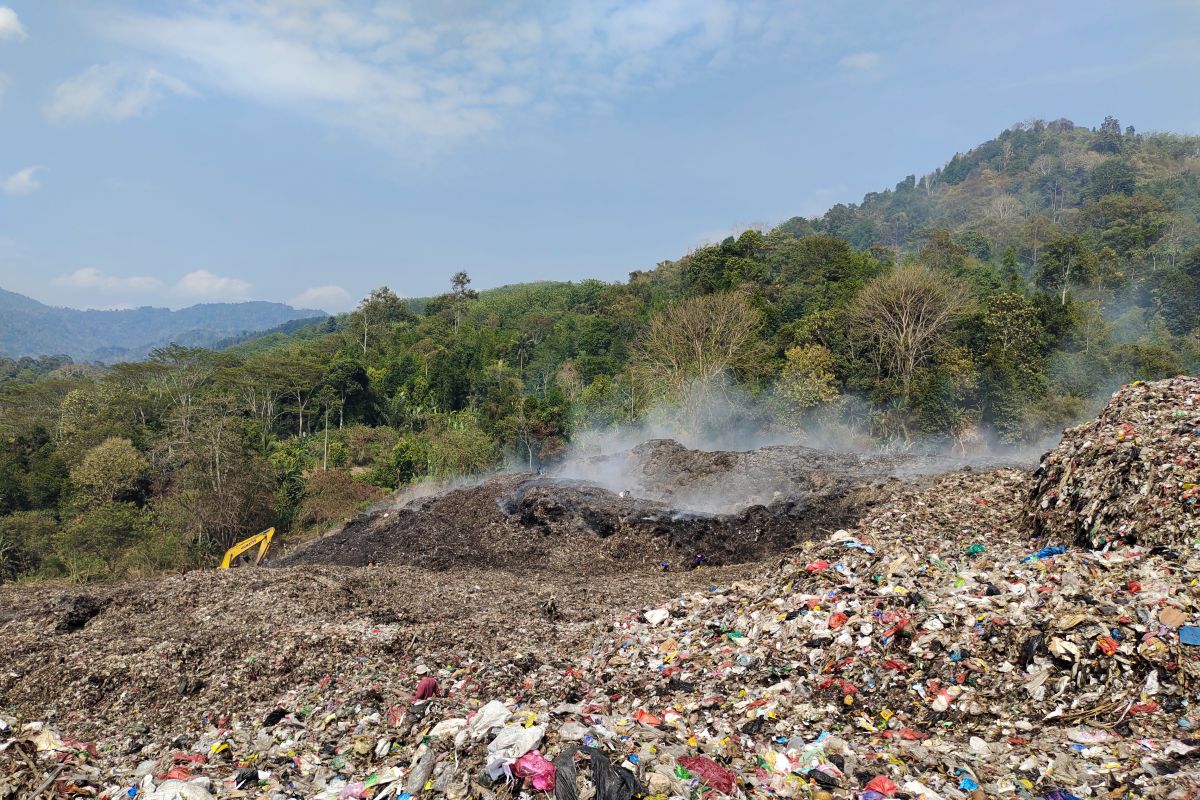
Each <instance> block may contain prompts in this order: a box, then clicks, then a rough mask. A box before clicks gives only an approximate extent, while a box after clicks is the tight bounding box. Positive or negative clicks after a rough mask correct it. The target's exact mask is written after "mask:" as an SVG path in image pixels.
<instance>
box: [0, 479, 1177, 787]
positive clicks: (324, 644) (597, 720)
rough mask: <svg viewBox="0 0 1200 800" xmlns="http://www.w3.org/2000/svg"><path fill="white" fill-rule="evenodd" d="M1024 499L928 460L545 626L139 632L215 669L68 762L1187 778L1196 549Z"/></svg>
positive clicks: (317, 782)
mask: <svg viewBox="0 0 1200 800" xmlns="http://www.w3.org/2000/svg"><path fill="white" fill-rule="evenodd" d="M1027 496H1028V475H1027V474H1025V473H1022V472H1020V471H1016V470H1004V471H999V472H993V473H971V472H960V473H954V474H951V475H947V476H944V477H943V478H941V479H939V480H938V481H937V482H936V484H935V485H934V486H933V487H932V488H930V489H929V490H928V491H916V490H910V491H905V492H900V493H897V494H896V495H895V496H894V497H893V499H892V500H891V501H890V502H888V503H886V504H883V505H880V506H879V507H877V508H875V509H874V510H873V511H872V512H871V513H869V514H868V515H867V516H866V517H865V518H864V519H863V520H862V521H861V523H860V524H859V525H857V526H854V527H851V528H847V529H839V530H836V531H833V532H830V533H828V534H826V535H824V536H822V537H821V538H820V539H819V540H813V541H809V542H805V543H803V544H801V545H799V546H797V547H796V548H795V549H793V550H791V551H789V552H787V553H783V554H780V557H779V558H777V559H776V561H775V562H774V563H773V564H772V565H770V566H768V567H765V568H763V569H760V570H759V571H758V572H757V573H754V572H750V571H747V572H745V573H743V574H738V575H735V574H731V573H729V572H724V573H722V572H720V571H717V570H713V571H712V572H711V573H709V574H710V575H711V576H712V580H711V582H710V584H709V585H704V584H703V583H700V582H699V581H700V580H702V579H703V578H704V576H705V573H706V572H707V571H706V570H705V569H700V570H697V571H694V572H691V573H689V575H690V576H692V577H693V578H696V579H697V583H696V584H695V586H696V587H697V588H698V589H699V590H698V591H697V590H692V591H687V592H684V593H682V594H679V595H677V596H671V597H667V598H665V599H661V600H657V601H653V602H651V603H650V604H649V605H643V606H641V607H640V608H637V609H636V610H632V611H630V612H628V613H624V614H620V615H618V616H617V618H616V619H615V621H603V620H597V621H595V622H594V623H587V622H579V623H575V624H572V625H566V626H562V627H556V626H558V625H559V623H556V622H554V621H553V619H552V611H551V610H550V609H546V615H545V616H544V617H537V616H535V614H534V613H533V612H532V610H531V609H529V608H524V607H522V608H517V609H508V608H505V607H504V606H503V604H502V603H489V598H488V597H487V596H486V593H481V594H480V595H479V596H477V597H476V598H474V600H473V602H475V603H476V604H477V606H476V611H477V613H478V615H479V616H480V618H481V623H482V625H481V627H483V628H484V629H485V631H486V633H488V634H490V635H491V642H492V643H491V644H490V645H489V644H485V642H486V641H487V639H486V637H484V636H482V635H479V634H476V638H474V639H472V640H469V641H463V640H458V641H455V638H456V637H458V636H459V635H460V633H461V631H460V629H458V628H457V627H455V626H447V625H442V626H441V627H440V629H439V630H440V636H441V637H443V640H442V641H439V640H438V638H437V637H438V634H436V633H435V634H433V635H425V636H423V637H422V638H421V641H420V644H419V645H415V646H414V645H412V642H413V640H412V639H410V638H409V636H410V635H411V634H410V628H409V627H405V626H400V627H389V626H388V625H387V624H381V625H376V626H375V627H376V628H377V629H378V630H376V631H373V630H372V629H371V628H367V629H364V630H354V629H353V627H352V626H349V625H347V626H345V627H344V628H343V629H342V630H340V631H337V632H334V631H332V630H325V631H322V630H318V629H317V628H315V627H314V626H312V625H310V626H309V629H308V631H307V633H302V632H301V631H302V629H301V627H300V625H301V622H302V616H303V609H300V608H296V609H292V610H291V612H290V613H291V616H292V617H294V618H295V624H294V625H284V624H282V623H281V624H280V625H279V629H278V630H274V631H272V630H261V631H257V632H256V633H257V635H259V636H260V637H261V638H262V649H263V653H262V655H263V657H264V659H265V663H262V664H261V665H260V666H259V667H255V666H253V665H252V664H251V665H247V664H245V663H242V662H239V663H236V664H235V663H232V662H230V663H229V664H228V667H229V668H228V670H227V672H226V673H225V674H224V675H222V674H221V673H219V672H218V671H216V670H218V669H219V665H214V664H212V663H211V662H210V661H207V660H205V659H206V656H205V654H203V653H199V652H197V653H192V654H190V655H189V654H186V653H183V654H180V653H175V652H161V653H158V652H155V651H154V647H153V644H152V643H150V642H146V643H145V644H144V651H143V653H142V656H143V657H144V658H145V659H146V660H147V661H149V662H151V663H155V662H163V663H166V660H169V659H170V658H180V657H182V658H185V659H186V658H188V657H191V658H195V659H200V660H202V661H204V663H206V664H207V665H208V666H207V669H208V670H209V671H208V672H206V673H205V674H204V675H203V676H201V679H202V680H212V681H220V680H222V679H224V680H225V681H226V685H224V686H222V691H221V692H220V693H213V694H210V695H204V696H206V697H208V698H210V701H211V702H210V703H209V704H208V705H209V706H210V708H209V710H208V711H205V710H203V709H204V704H191V703H184V704H183V705H182V706H181V707H180V708H179V709H178V710H177V711H175V712H174V713H172V714H168V716H167V717H166V720H167V721H166V722H165V723H164V724H162V725H160V726H159V728H158V731H160V732H157V733H156V734H155V735H153V736H149V735H147V733H146V731H145V730H143V729H140V728H138V729H133V730H124V731H122V730H120V726H119V724H117V723H115V722H113V721H110V723H109V724H108V725H106V726H98V728H99V727H103V729H104V731H106V735H105V736H104V737H103V738H102V740H100V741H97V742H95V743H94V755H93V751H92V750H89V749H87V747H86V745H84V746H83V749H82V750H79V749H73V750H72V754H71V758H73V759H76V760H77V761H82V762H84V763H86V764H88V765H90V766H94V767H95V769H96V770H97V772H96V774H94V775H93V776H92V777H91V779H90V783H89V784H88V786H87V787H86V788H87V791H89V792H91V793H94V794H95V796H99V797H105V798H108V799H109V800H115V798H117V797H119V796H121V797H150V798H155V800H159V799H160V798H162V799H164V800H165V798H170V797H176V796H178V797H188V798H194V800H207V798H209V797H215V798H235V797H236V798H242V797H247V798H270V799H271V800H275V799H276V798H289V797H304V798H320V799H321V800H333V799H334V798H339V799H340V798H371V799H372V800H377V799H379V798H385V799H386V798H397V800H410V799H411V798H439V799H440V798H443V797H445V798H447V799H448V800H462V799H463V798H468V797H470V798H485V799H486V800H504V799H506V798H510V797H512V798H516V797H530V798H532V797H536V796H539V795H540V796H546V795H549V794H553V795H554V797H555V800H632V798H635V797H639V798H655V800H666V799H667V798H687V799H688V800H701V799H703V800H718V798H720V797H724V796H730V797H763V798H766V797H781V798H803V799H804V800H834V798H837V799H838V800H842V799H843V798H845V799H846V800H849V798H856V799H859V800H883V798H897V800H906V799H907V800H914V799H917V800H919V799H921V798H924V799H925V800H939V799H944V800H967V799H968V798H969V799H970V800H983V798H993V797H994V798H1037V799H1038V800H1043V799H1044V800H1071V798H1101V797H1102V798H1114V799H1115V798H1170V800H1190V799H1191V798H1195V797H1197V796H1200V788H1198V787H1200V758H1198V757H1200V739H1197V738H1196V736H1197V734H1196V729H1197V727H1198V726H1200V706H1198V705H1197V700H1198V699H1200V695H1198V691H1200V625H1198V622H1200V619H1198V616H1197V612H1198V610H1200V553H1198V552H1197V551H1196V550H1195V549H1194V548H1191V547H1179V548H1177V550H1176V551H1165V550H1161V549H1160V550H1154V549H1152V548H1148V547H1145V546H1140V545H1138V546H1134V545H1122V544H1118V543H1112V544H1111V545H1110V546H1109V547H1108V548H1107V549H1106V550H1105V551H1103V552H1094V551H1092V550H1089V549H1081V548H1079V547H1077V546H1075V545H1074V544H1072V543H1071V542H1069V541H1063V542H1057V541H1052V542H1042V541H1038V542H1031V541H1030V540H1029V539H1028V538H1027V536H1025V535H1023V534H1021V533H1019V531H1020V529H1021V525H1022V520H1023V516H1024V513H1025V502H1026V499H1027ZM272 572H274V573H275V574H276V575H286V574H288V573H289V572H290V571H284V570H277V571H272ZM358 572H366V573H367V574H370V573H372V571H371V570H367V571H358ZM375 574H385V575H386V574H387V573H375ZM448 576H449V573H447V574H442V575H441V576H440V578H439V580H442V581H443V582H445V581H447V578H448ZM671 577H672V579H675V578H674V576H671ZM275 579H276V578H274V577H272V579H271V580H275ZM230 580H233V579H230ZM255 580H259V579H257V578H256V579H255ZM581 583H582V582H581ZM614 585H615V584H614ZM174 588H175V589H178V588H179V587H178V586H176V587H174ZM421 588H422V589H426V588H427V587H421ZM451 588H452V587H450V586H447V587H445V588H443V589H442V590H441V591H443V592H447V591H451ZM405 589H406V587H405V586H404V585H397V586H396V591H398V592H402V591H405ZM581 589H582V591H584V592H585V594H586V595H587V596H590V597H592V598H594V599H595V602H597V603H602V602H603V601H604V596H605V591H607V589H605V588H604V587H597V588H595V589H593V588H592V587H590V586H583V587H581ZM431 592H432V594H431V597H430V599H431V600H434V601H436V600H437V599H438V597H437V595H436V592H437V590H436V589H435V590H431ZM456 599H458V600H461V599H462V598H456ZM364 602H367V601H366V598H364ZM506 612H507V613H506ZM107 613H108V611H107V610H105V611H104V612H102V614H101V616H100V617H98V619H101V620H102V619H103V616H104V614H107ZM459 620H460V624H461V625H463V626H468V625H470V624H471V623H470V622H469V614H465V615H464V616H462V617H460V618H459ZM498 621H499V622H498ZM96 624H97V622H95V621H93V622H90V623H88V624H87V625H86V626H85V627H84V628H83V629H82V630H81V631H80V634H86V633H87V632H88V630H89V628H90V627H91V626H92V625H96ZM12 629H13V623H11V622H10V623H7V624H6V625H0V635H3V634H5V633H6V632H8V631H9V630H12ZM428 633H429V632H427V634H428ZM80 634H70V635H80ZM92 641H94V642H95V645H96V646H97V647H103V646H104V645H103V644H102V643H101V642H100V641H99V640H92ZM211 646H214V647H215V646H216V645H215V644H214V645H211ZM111 647H115V648H120V647H121V645H112V646H111ZM124 647H125V648H126V649H127V648H128V645H125V646H124ZM321 648H328V651H329V652H328V654H327V655H324V656H323V655H322V654H321ZM489 648H490V649H489ZM228 655H229V656H230V657H232V656H235V655H241V656H242V658H243V662H244V660H245V654H244V653H234V652H231V653H229V654H228ZM89 656H90V657H91V658H93V659H95V658H97V657H98V656H96V655H95V654H89ZM289 658H290V659H295V663H292V664H289V661H288V659H289ZM69 668H70V669H72V670H82V669H86V666H85V665H84V662H83V659H82V658H80V659H77V660H73V661H70V662H69ZM289 668H290V669H289ZM256 679H257V680H260V681H262V683H263V685H261V686H255V685H254V683H253V682H254V681H255V680H256ZM113 688H114V691H120V688H119V687H117V686H114V687H113ZM239 690H254V691H248V692H247V693H248V695H249V696H248V697H247V698H245V699H242V700H240V701H239V700H238V698H237V696H236V695H237V692H238V691H239ZM219 697H224V698H227V702H228V705H224V706H219V705H218V703H219V700H218V698H219ZM9 704H10V703H9V701H7V700H6V699H4V696H3V695H0V707H4V706H7V705H9ZM123 707H124V708H129V707H130V706H129V705H126V706H123ZM110 708H115V706H114V707H110ZM87 713H88V711H87V709H81V711H80V714H81V715H82V716H86V715H87ZM67 722H68V719H67V717H66V716H63V717H62V718H61V719H59V720H56V725H59V726H63V725H64V724H65V723H67ZM6 724H7V726H8V729H9V731H10V734H9V736H12V732H18V733H17V736H16V738H20V736H24V735H26V733H25V732H28V731H31V729H28V728H26V727H25V726H26V725H28V723H20V722H19V721H17V720H15V719H11V718H9V719H8V720H7V722H6ZM80 724H82V720H78V719H76V720H75V721H74V725H75V726H79V725H80ZM34 725H35V726H36V725H37V723H36V722H35V723H34ZM64 729H65V728H62V727H60V732H61V730H64ZM4 738H5V734H0V739H4ZM13 740H14V739H13V738H10V739H9V741H13ZM65 741H66V740H65V739H64V742H65ZM4 746H5V745H4V744H2V743H0V747H4ZM79 746H80V745H79V744H76V745H74V746H73V747H76V748H77V747H79ZM56 753H60V751H54V750H45V751H42V750H38V751H37V752H36V757H37V758H38V761H37V762H36V763H35V766H37V767H39V768H42V769H44V768H45V765H47V764H49V763H52V762H53V760H54V759H55V758H56V755H55V754H56ZM59 788H61V786H60V787H59Z"/></svg>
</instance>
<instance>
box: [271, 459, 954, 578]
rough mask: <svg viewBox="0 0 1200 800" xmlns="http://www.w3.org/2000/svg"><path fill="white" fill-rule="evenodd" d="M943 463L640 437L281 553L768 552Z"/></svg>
mask: <svg viewBox="0 0 1200 800" xmlns="http://www.w3.org/2000/svg"><path fill="white" fill-rule="evenodd" d="M951 466H953V464H952V462H949V461H946V460H942V459H934V458H926V457H917V456H892V457H862V456H856V455H846V454H837V453H828V452H823V451H819V450H812V449H810V448H805V447H770V448H763V449H762V450H756V451H750V452H745V453H741V452H715V453H714V452H704V451H698V450H690V449H688V448H686V447H683V446H682V445H680V444H678V443H677V442H674V441H669V440H656V441H651V442H647V443H646V444H644V445H641V446H639V447H636V448H634V449H632V450H630V451H627V452H625V453H621V454H618V455H615V456H604V457H597V458H593V459H587V460H585V461H582V462H578V463H576V464H573V465H570V466H569V467H568V468H566V469H563V470H560V471H557V472H554V473H551V474H547V475H532V474H519V475H502V476H498V477H494V478H490V479H488V480H485V481H483V482H481V483H479V484H477V485H474V486H466V487H461V488H458V489H454V490H451V491H449V492H446V493H444V494H441V495H436V496H432V497H425V498H422V499H418V500H415V501H412V502H410V503H408V504H407V505H405V506H403V507H401V508H390V509H384V510H379V511H376V512H374V513H372V514H368V515H364V516H362V517H359V518H358V519H355V520H353V521H351V522H350V523H348V524H347V525H346V526H345V527H344V528H342V529H341V530H340V531H337V532H336V533H333V534H329V535H327V536H324V537H322V538H320V539H318V540H316V541H314V542H311V543H309V544H307V545H305V546H302V547H301V548H299V549H297V550H296V551H294V552H292V553H290V554H288V555H287V556H285V557H283V558H281V559H279V560H278V561H277V564H278V565H280V566H292V565H298V564H340V565H345V566H364V565H366V564H371V563H374V564H407V565H414V566H421V567H426V568H432V569H439V570H446V569H459V568H467V569H522V570H534V571H546V572H553V573H572V574H578V573H581V572H582V574H587V575H601V574H617V573H621V572H626V571H629V570H636V569H645V568H648V569H658V568H659V565H660V564H661V563H663V562H666V563H669V564H671V565H672V567H673V568H674V567H679V566H682V565H685V564H687V565H690V564H692V563H694V562H695V561H696V557H697V556H698V555H699V556H700V558H701V560H702V561H703V562H704V563H708V564H714V565H719V564H737V563H744V562H749V561H756V560H760V559H763V558H772V557H774V556H776V555H778V554H779V553H780V552H781V551H783V550H786V549H787V548H789V547H791V546H793V545H795V544H796V543H798V542H802V541H804V540H806V539H807V538H808V537H810V536H811V535H813V534H814V533H819V532H828V531H831V530H834V529H836V528H838V527H841V526H844V525H848V524H851V523H853V522H854V521H855V520H856V519H858V518H859V517H860V516H861V515H862V513H863V512H864V511H866V510H867V509H869V508H871V507H872V506H873V505H875V504H876V503H878V502H880V501H882V500H885V499H887V498H888V497H890V496H892V495H894V494H895V493H896V491H898V490H899V489H900V488H902V486H904V485H906V484H916V483H919V482H922V481H924V480H925V478H924V477H923V476H925V475H928V474H930V473H932V472H935V471H945V470H946V469H948V468H950V467H951Z"/></svg>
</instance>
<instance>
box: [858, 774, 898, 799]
mask: <svg viewBox="0 0 1200 800" xmlns="http://www.w3.org/2000/svg"><path fill="white" fill-rule="evenodd" d="M864 788H865V789H866V790H867V791H868V792H879V793H880V794H881V795H883V796H884V797H890V796H892V795H894V794H895V793H896V792H898V791H900V787H899V786H897V785H896V784H895V783H893V782H892V779H891V778H889V777H888V776H887V775H876V776H875V777H874V778H871V780H869V781H867V785H866V786H865V787H864Z"/></svg>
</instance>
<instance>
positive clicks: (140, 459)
mask: <svg viewBox="0 0 1200 800" xmlns="http://www.w3.org/2000/svg"><path fill="white" fill-rule="evenodd" d="M148 469H149V464H148V463H147V461H146V459H145V457H144V456H142V454H141V453H140V452H138V450H137V448H136V447H134V446H133V442H131V441H129V440H128V439H119V438H116V437H113V438H110V439H105V440H104V441H103V442H102V443H100V444H98V445H96V446H95V447H93V448H92V449H91V450H89V451H88V452H87V453H86V454H85V455H84V457H83V460H82V461H80V462H79V463H78V464H77V465H75V467H73V468H72V469H71V481H72V482H73V483H74V484H75V486H76V488H77V490H78V500H79V503H80V505H81V506H83V507H84V508H90V507H95V506H98V505H102V504H104V503H115V502H116V501H117V500H124V499H129V498H130V496H131V495H133V494H134V493H135V492H136V491H137V489H138V485H139V483H140V482H141V481H142V479H143V478H144V477H145V475H146V472H147V470H148Z"/></svg>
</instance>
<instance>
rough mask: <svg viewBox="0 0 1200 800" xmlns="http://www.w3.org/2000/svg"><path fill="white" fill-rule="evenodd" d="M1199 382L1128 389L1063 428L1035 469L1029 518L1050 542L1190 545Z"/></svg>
mask: <svg viewBox="0 0 1200 800" xmlns="http://www.w3.org/2000/svg"><path fill="white" fill-rule="evenodd" d="M1198 451H1200V379H1198V378H1187V377H1179V378H1173V379H1171V380H1164V381H1156V382H1153V383H1144V382H1141V381H1138V382H1135V383H1132V384H1129V385H1127V386H1123V387H1121V389H1120V391H1118V392H1116V393H1115V394H1114V395H1113V396H1112V399H1111V400H1110V401H1109V403H1108V405H1107V406H1105V408H1104V410H1103V411H1102V412H1101V414H1100V416H1099V417H1098V418H1097V419H1096V420H1094V421H1092V422H1088V423H1086V424H1084V425H1079V426H1078V427H1075V428H1070V429H1068V430H1067V431H1065V432H1064V434H1063V438H1062V442H1061V443H1060V444H1059V445H1058V447H1056V448H1054V449H1053V450H1051V451H1050V452H1048V453H1047V454H1046V455H1045V456H1044V457H1043V458H1042V463H1041V465H1040V466H1039V468H1038V470H1037V471H1036V473H1035V474H1034V477H1035V482H1034V486H1033V489H1032V492H1031V495H1030V502H1029V519H1030V523H1031V526H1032V528H1033V530H1034V531H1035V533H1037V534H1039V535H1041V536H1043V537H1046V538H1047V539H1055V540H1065V541H1073V542H1075V543H1078V544H1080V545H1087V546H1089V547H1093V548H1102V547H1104V546H1105V545H1106V544H1108V543H1109V542H1113V541H1117V540H1121V541H1125V542H1128V543H1136V544H1143V545H1148V546H1159V547H1178V546H1180V545H1190V544H1191V543H1192V542H1194V541H1195V540H1196V539H1197V537H1198V536H1200V514H1198V513H1197V506H1196V502H1197V500H1200V488H1198V486H1197V484H1200V452H1198Z"/></svg>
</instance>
